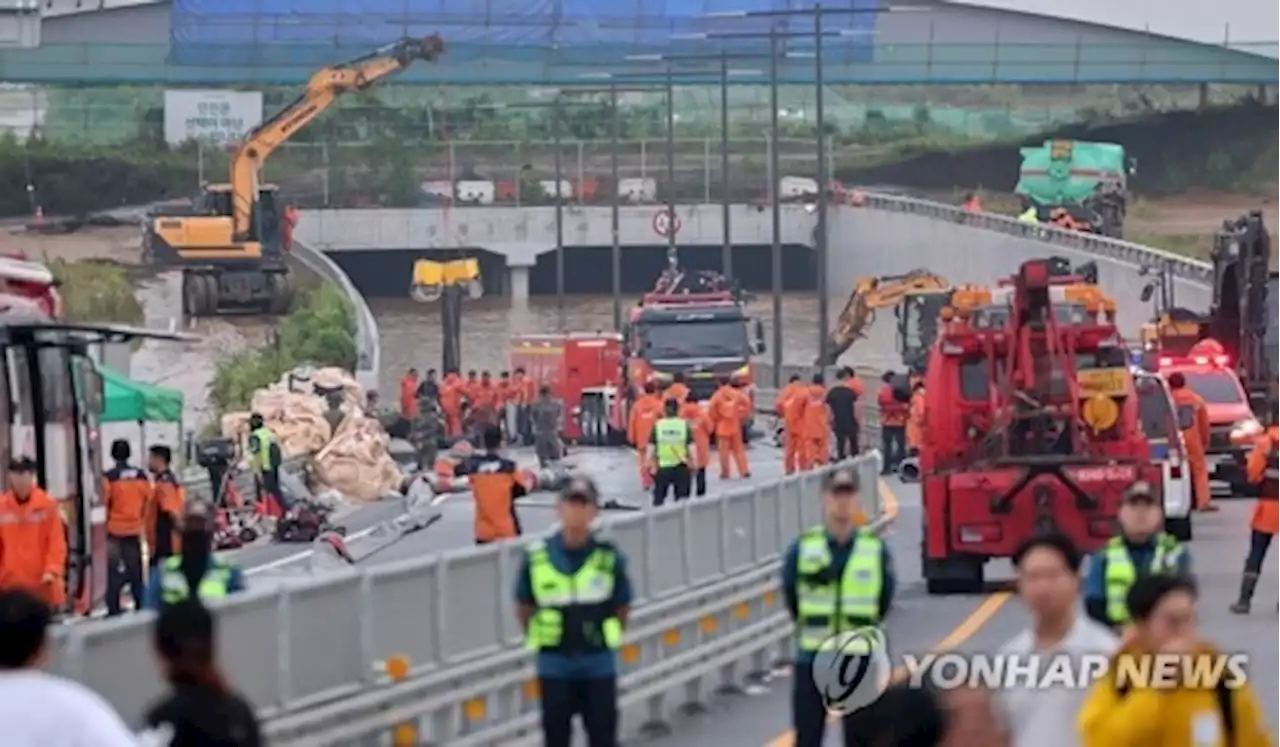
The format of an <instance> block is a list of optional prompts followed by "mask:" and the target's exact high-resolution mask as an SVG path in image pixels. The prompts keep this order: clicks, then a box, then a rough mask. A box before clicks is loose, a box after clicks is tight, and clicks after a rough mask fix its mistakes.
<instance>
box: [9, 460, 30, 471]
mask: <svg viewBox="0 0 1280 747" xmlns="http://www.w3.org/2000/svg"><path fill="white" fill-rule="evenodd" d="M9 471H10V472H28V473H30V472H35V471H36V460H34V459H32V458H31V457H29V456H20V457H14V458H13V459H10V460H9Z"/></svg>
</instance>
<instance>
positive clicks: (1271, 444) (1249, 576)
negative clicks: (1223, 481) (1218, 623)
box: [1231, 416, 1280, 615]
mask: <svg viewBox="0 0 1280 747" xmlns="http://www.w3.org/2000/svg"><path fill="white" fill-rule="evenodd" d="M1273 417H1274V416H1273ZM1245 474H1246V476H1247V477H1248V478H1249V482H1251V483H1253V484H1255V485H1258V486H1260V487H1261V488H1262V490H1261V493H1260V494H1259V497H1258V502H1257V504H1256V505H1254V507H1253V519H1252V520H1251V521H1250V522H1249V528H1250V532H1249V555H1248V557H1246V558H1245V561H1244V577H1243V578H1242V579H1241V580H1240V598H1239V599H1237V600H1236V602H1235V604H1233V605H1231V611H1232V612H1234V613H1236V614H1237V615H1247V614H1249V609H1250V606H1251V603H1252V602H1253V591H1254V589H1256V588H1258V576H1259V575H1261V573H1262V561H1263V560H1266V558H1267V550H1268V549H1269V548H1270V547H1271V540H1272V539H1273V538H1274V537H1275V536H1276V532H1277V531H1280V502H1277V501H1280V428H1277V427H1276V426H1275V425H1272V426H1271V427H1270V428H1268V429H1267V432H1266V433H1264V434H1263V435H1261V436H1259V437H1258V440H1257V442H1256V443H1255V444H1254V445H1253V450H1252V451H1250V452H1249V458H1248V459H1247V460H1246V462H1245Z"/></svg>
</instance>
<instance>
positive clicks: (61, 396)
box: [38, 347, 80, 519]
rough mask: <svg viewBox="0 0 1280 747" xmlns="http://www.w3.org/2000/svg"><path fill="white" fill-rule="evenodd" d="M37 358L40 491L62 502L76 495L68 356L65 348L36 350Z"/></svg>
mask: <svg viewBox="0 0 1280 747" xmlns="http://www.w3.org/2000/svg"><path fill="white" fill-rule="evenodd" d="M38 355H39V364H40V366H39V367H40V397H41V410H42V416H41V419H42V420H43V423H42V426H43V431H44V454H43V456H42V459H43V462H44V464H43V465H41V466H42V467H43V472H44V480H45V483H44V484H43V485H42V486H41V487H43V488H44V489H45V490H47V491H49V494H50V495H52V496H53V497H54V498H57V499H60V500H65V499H67V498H70V497H71V496H72V495H74V494H75V493H76V486H77V485H78V484H79V482H80V480H79V478H80V475H79V473H78V468H77V466H76V465H77V462H78V461H79V460H78V459H77V458H76V456H77V449H78V445H77V443H76V425H77V424H76V417H75V392H74V390H73V389H72V382H71V353H70V351H68V350H67V349H66V348H59V347H49V348H40V351H39V353H38ZM68 518H69V519H70V518H71V517H68Z"/></svg>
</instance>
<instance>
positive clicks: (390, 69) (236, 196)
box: [231, 35, 444, 240]
mask: <svg viewBox="0 0 1280 747" xmlns="http://www.w3.org/2000/svg"><path fill="white" fill-rule="evenodd" d="M443 52H444V42H443V40H441V39H440V37H439V36H435V35H432V36H428V37H425V38H422V39H411V38H410V39H401V40H400V41H397V42H395V43H393V44H388V45H387V46H385V47H382V48H380V49H377V50H375V51H374V52H372V53H370V54H367V55H365V56H363V57H358V58H356V59H354V60H351V61H349V62H344V63H342V64H340V65H334V66H332V67H327V68H325V69H323V70H321V71H319V72H318V73H316V74H315V75H313V76H311V80H310V81H309V82H308V83H307V87H306V90H305V91H303V93H302V95H301V96H299V97H298V98H297V99H296V100H295V101H294V102H293V103H292V104H289V105H288V106H286V107H285V108H284V109H282V110H281V111H279V112H277V113H276V114H275V115H273V116H272V117H271V118H269V119H267V120H266V121H265V122H263V123H262V124H260V125H258V126H257V127H256V128H254V129H253V131H252V132H250V133H249V134H248V135H247V136H246V137H245V139H244V141H243V142H241V143H240V147H239V148H238V149H237V150H236V154H235V156H234V157H233V158H232V159H231V190H232V198H233V199H232V210H233V216H232V217H233V218H234V221H235V235H236V237H237V240H245V239H246V238H247V237H248V236H249V234H250V230H251V228H252V224H251V221H252V219H253V206H254V203H255V202H256V201H257V199H258V171H259V169H261V168H262V164H263V162H265V161H266V160H267V156H270V155H271V153H272V152H274V151H275V149H276V148H279V147H280V146H281V145H283V144H284V143H285V141H287V140H288V139H289V138H291V137H293V135H294V133H296V132H297V131H298V130H300V129H302V128H303V127H305V126H307V124H309V123H310V122H311V120H313V119H315V118H316V117H318V116H320V114H321V113H323V112H324V111H325V110H326V109H328V108H329V107H330V106H332V105H333V103H334V102H335V101H337V100H338V98H339V97H340V96H342V95H343V94H345V93H350V92H352V91H362V90H364V89H366V88H368V87H369V86H372V85H374V84H376V83H378V82H379V81H381V80H383V79H385V78H387V77H388V76H390V75H394V74H396V73H398V72H400V71H401V70H404V69H405V68H406V67H408V66H409V65H410V64H412V63H413V62H414V61H415V60H428V61H430V60H435V59H436V58H438V57H439V56H440V55H441V53H443Z"/></svg>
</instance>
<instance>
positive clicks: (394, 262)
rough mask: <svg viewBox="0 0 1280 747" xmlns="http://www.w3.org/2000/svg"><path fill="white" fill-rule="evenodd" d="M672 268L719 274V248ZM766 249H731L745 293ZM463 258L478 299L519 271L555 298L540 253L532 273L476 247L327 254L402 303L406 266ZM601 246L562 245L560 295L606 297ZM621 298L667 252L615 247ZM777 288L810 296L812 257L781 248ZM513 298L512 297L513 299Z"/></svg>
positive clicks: (552, 270)
mask: <svg viewBox="0 0 1280 747" xmlns="http://www.w3.org/2000/svg"><path fill="white" fill-rule="evenodd" d="M679 252H680V263H681V265H682V266H683V267H685V268H688V269H690V270H714V271H717V272H721V271H723V266H722V265H723V263H722V256H721V254H722V250H721V247H719V246H705V245H699V246H688V247H681V248H680V249H679ZM771 253H772V247H771V246H769V245H758V244H756V245H739V246H735V247H734V248H733V275H734V277H735V278H736V279H737V280H738V281H739V282H740V283H741V284H742V287H743V288H744V289H746V290H749V291H755V292H757V293H760V292H768V291H769V290H770V289H771V288H772V287H773V276H772V258H771ZM463 254H465V255H466V256H470V257H475V258H477V259H478V260H479V261H480V272H481V275H482V277H483V279H484V285H485V293H486V295H492V296H510V295H513V293H512V291H513V285H514V284H518V283H520V282H522V281H521V279H520V277H519V275H520V273H522V272H523V273H525V275H524V281H523V282H527V287H528V293H529V295H532V296H554V295H555V292H556V254H555V252H554V251H550V252H543V253H541V254H539V255H538V256H537V260H536V263H535V264H534V265H533V266H532V267H514V268H509V267H508V266H507V263H506V258H505V257H503V256H502V255H500V254H497V253H495V252H491V251H487V250H484V249H467V250H454V249H448V250H430V249H427V250H419V249H412V250H406V249H398V250H396V249H392V250H386V251H368V250H361V251H347V252H342V251H330V252H328V255H329V257H331V258H332V259H333V260H334V261H335V262H337V263H338V265H339V266H341V267H342V269H343V270H344V271H345V272H346V273H347V275H348V276H349V277H350V278H351V281H352V282H353V283H355V286H356V288H358V289H359V290H360V292H361V293H363V294H364V295H365V296H366V297H368V298H388V299H390V298H407V297H408V295H409V281H410V278H411V277H412V275H413V263H414V260H417V259H433V260H445V259H456V258H457V257H459V256H461V255H463ZM611 254H612V252H611V250H610V248H609V247H607V246H605V247H565V250H564V290H565V293H566V294H572V295H591V296H600V295H608V294H609V293H610V292H611V290H612V288H611V285H612V280H611V277H612V274H611V273H612V259H611ZM621 254H622V272H621V285H622V292H623V293H625V294H627V295H637V294H640V293H644V292H645V291H647V290H649V289H650V288H652V287H653V283H654V281H655V280H656V279H657V278H658V276H659V275H660V274H661V273H662V271H663V269H665V268H666V266H667V247H666V246H665V245H656V246H627V247H623V248H622V252H621ZM782 284H783V290H785V291H787V292H792V293H794V292H804V291H813V290H814V289H816V288H817V263H816V254H815V253H814V251H813V250H812V249H810V248H809V247H806V246H799V245H794V244H793V245H784V246H783V247H782ZM516 295H518V292H517V294H516Z"/></svg>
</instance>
